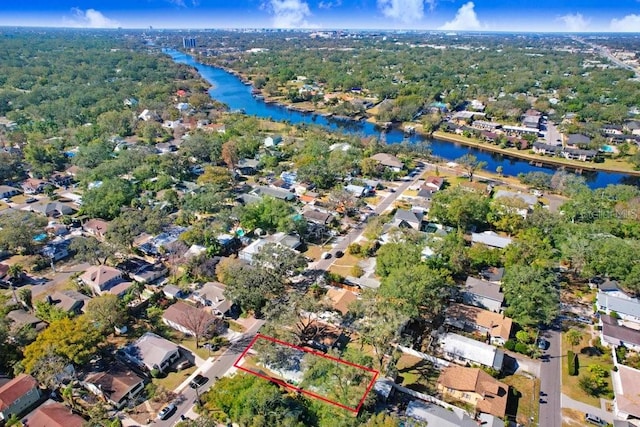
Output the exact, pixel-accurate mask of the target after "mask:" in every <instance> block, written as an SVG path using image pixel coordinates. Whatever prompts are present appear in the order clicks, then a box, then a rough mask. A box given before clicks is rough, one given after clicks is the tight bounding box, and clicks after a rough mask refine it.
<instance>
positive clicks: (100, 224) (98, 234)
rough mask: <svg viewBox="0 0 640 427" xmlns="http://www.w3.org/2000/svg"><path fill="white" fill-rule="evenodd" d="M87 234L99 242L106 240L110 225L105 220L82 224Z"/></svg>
mask: <svg viewBox="0 0 640 427" xmlns="http://www.w3.org/2000/svg"><path fill="white" fill-rule="evenodd" d="M82 229H83V230H84V232H85V233H89V234H91V235H92V236H93V237H95V238H96V239H98V240H102V239H104V235H105V233H106V232H107V231H108V230H109V223H108V222H107V221H105V220H103V219H98V218H93V219H90V220H89V221H87V222H85V223H84V224H82Z"/></svg>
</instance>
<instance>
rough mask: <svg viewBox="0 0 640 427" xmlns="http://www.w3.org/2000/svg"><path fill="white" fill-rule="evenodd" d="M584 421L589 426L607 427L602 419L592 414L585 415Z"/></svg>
mask: <svg viewBox="0 0 640 427" xmlns="http://www.w3.org/2000/svg"><path fill="white" fill-rule="evenodd" d="M584 419H585V421H586V422H588V423H589V424H593V425H595V426H606V425H607V422H606V421H604V420H603V419H602V418H600V417H597V416H595V415H593V414H585V416H584Z"/></svg>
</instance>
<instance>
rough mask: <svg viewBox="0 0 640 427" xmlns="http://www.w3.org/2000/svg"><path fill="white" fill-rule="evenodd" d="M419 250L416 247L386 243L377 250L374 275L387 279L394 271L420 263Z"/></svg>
mask: <svg viewBox="0 0 640 427" xmlns="http://www.w3.org/2000/svg"><path fill="white" fill-rule="evenodd" d="M420 257H421V249H420V247H419V246H418V245H408V244H405V243H387V244H386V245H383V246H382V247H380V249H378V253H377V256H376V274H377V275H378V276H381V277H387V276H389V275H390V274H391V273H393V272H394V271H396V270H404V269H407V268H409V267H411V266H412V265H416V264H418V263H420Z"/></svg>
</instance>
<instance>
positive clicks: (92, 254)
mask: <svg viewBox="0 0 640 427" xmlns="http://www.w3.org/2000/svg"><path fill="white" fill-rule="evenodd" d="M69 249H70V250H71V251H72V252H73V253H74V259H75V260H76V261H79V262H89V263H91V264H96V265H100V264H105V263H106V262H107V260H108V259H109V258H111V257H112V256H113V255H115V249H114V248H113V246H111V245H109V244H107V243H103V242H100V241H98V240H97V239H95V238H93V237H82V236H78V237H75V238H74V239H73V240H72V241H71V244H70V245H69Z"/></svg>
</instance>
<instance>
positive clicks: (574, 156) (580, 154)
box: [562, 147, 598, 162]
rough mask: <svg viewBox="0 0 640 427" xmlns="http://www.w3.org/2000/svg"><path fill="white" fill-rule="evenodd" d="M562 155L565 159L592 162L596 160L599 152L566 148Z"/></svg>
mask: <svg viewBox="0 0 640 427" xmlns="http://www.w3.org/2000/svg"><path fill="white" fill-rule="evenodd" d="M562 155H563V156H564V158H565V159H569V160H580V161H582V162H590V161H592V160H593V159H595V158H596V156H597V155H598V152H597V151H596V150H583V149H580V148H572V147H565V148H564V149H563V150H562Z"/></svg>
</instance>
